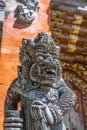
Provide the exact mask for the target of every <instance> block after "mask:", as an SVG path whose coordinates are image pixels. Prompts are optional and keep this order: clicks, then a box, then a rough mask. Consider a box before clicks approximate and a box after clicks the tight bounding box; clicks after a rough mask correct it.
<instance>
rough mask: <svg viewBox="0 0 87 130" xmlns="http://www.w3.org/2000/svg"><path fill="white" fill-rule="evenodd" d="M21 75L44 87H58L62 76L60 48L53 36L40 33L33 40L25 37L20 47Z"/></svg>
mask: <svg viewBox="0 0 87 130" xmlns="http://www.w3.org/2000/svg"><path fill="white" fill-rule="evenodd" d="M20 49H21V50H20V62H21V64H22V72H21V73H22V74H21V76H22V77H23V78H24V79H27V81H28V82H29V83H30V82H31V84H37V85H38V86H42V87H56V85H57V82H58V79H60V78H61V67H60V62H59V60H58V58H59V50H60V48H59V47H58V46H56V45H55V43H54V41H53V40H52V38H51V37H50V36H49V35H47V34H45V33H40V34H38V36H37V37H36V38H35V39H34V41H32V40H28V39H23V42H22V47H21V48H20Z"/></svg>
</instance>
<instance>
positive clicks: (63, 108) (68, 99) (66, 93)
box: [50, 80, 76, 124]
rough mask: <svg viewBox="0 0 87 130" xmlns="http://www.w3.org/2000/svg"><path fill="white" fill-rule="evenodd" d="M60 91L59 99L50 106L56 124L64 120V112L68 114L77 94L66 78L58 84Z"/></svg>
mask: <svg viewBox="0 0 87 130" xmlns="http://www.w3.org/2000/svg"><path fill="white" fill-rule="evenodd" d="M58 91H59V101H58V103H57V104H55V105H53V106H52V107H51V108H50V110H51V112H52V114H53V117H54V122H55V124H56V123H58V122H60V121H61V120H62V118H63V116H64V114H66V113H67V112H68V111H69V110H70V109H71V108H72V107H73V105H74V104H75V100H76V96H75V94H74V93H73V92H72V90H71V89H70V88H69V87H68V86H67V85H66V83H65V82H64V80H60V82H59V84H58Z"/></svg>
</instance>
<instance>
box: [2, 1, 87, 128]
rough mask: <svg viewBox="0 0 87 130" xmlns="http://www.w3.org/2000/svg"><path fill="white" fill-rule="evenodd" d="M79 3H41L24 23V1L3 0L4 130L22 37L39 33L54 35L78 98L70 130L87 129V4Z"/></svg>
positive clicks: (67, 120)
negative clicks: (7, 102)
mask: <svg viewBox="0 0 87 130" xmlns="http://www.w3.org/2000/svg"><path fill="white" fill-rule="evenodd" d="M79 1H80V2H79V6H78V2H77V1H76V0H51V1H50V0H39V3H38V4H37V6H36V7H37V8H36V12H37V15H34V16H35V17H33V18H34V19H33V20H32V21H31V22H30V23H29V24H27V23H26V24H24V23H23V20H22V21H21V20H19V19H20V18H18V17H17V15H16V11H18V10H16V11H15V9H16V8H17V7H18V5H19V3H20V1H16V0H8V1H5V0H0V14H1V15H0V41H1V42H0V87H1V90H0V130H3V118H4V115H3V111H4V100H5V97H6V93H7V89H8V87H9V85H10V83H11V82H12V80H13V79H14V78H15V77H16V76H17V69H16V68H17V66H18V64H20V63H19V59H18V53H19V46H20V45H21V41H22V38H29V39H34V38H35V37H36V35H37V34H38V33H39V32H46V33H47V34H51V35H52V37H53V39H54V41H55V43H56V44H58V45H59V46H60V48H61V51H60V61H61V65H62V68H63V78H64V79H65V81H66V83H67V84H68V86H69V87H70V88H71V89H72V90H73V91H74V92H75V94H76V95H77V100H76V104H75V106H74V108H73V109H72V111H71V112H70V113H69V114H68V115H66V116H65V119H64V122H65V124H66V128H67V130H86V129H87V38H86V37H87V36H86V35H87V34H86V33H87V29H86V26H87V11H86V7H85V6H87V2H86V1H82V2H81V0H79ZM20 5H21V4H20ZM31 6H32V5H31ZM18 9H19V10H20V8H18ZM27 11H28V10H27ZM24 12H26V11H24ZM31 12H32V11H31ZM22 13H23V12H22ZM30 14H31V13H30ZM25 18H27V16H25ZM19 106H20V105H19ZM19 109H20V107H19Z"/></svg>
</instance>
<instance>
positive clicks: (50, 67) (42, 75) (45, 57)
mask: <svg viewBox="0 0 87 130" xmlns="http://www.w3.org/2000/svg"><path fill="white" fill-rule="evenodd" d="M38 48H39V46H38ZM39 50H40V51H37V52H36V53H35V62H34V63H33V65H32V66H31V69H30V78H31V80H32V81H33V82H38V83H39V84H41V85H44V86H45V85H47V86H55V85H56V81H57V76H58V73H57V71H58V60H57V54H56V53H55V52H53V54H51V53H49V52H46V51H45V50H44V47H43V46H42V48H41V47H40V49H39Z"/></svg>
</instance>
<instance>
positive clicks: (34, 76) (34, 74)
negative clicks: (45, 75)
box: [30, 64, 39, 82]
mask: <svg viewBox="0 0 87 130" xmlns="http://www.w3.org/2000/svg"><path fill="white" fill-rule="evenodd" d="M38 76H39V75H38V66H37V64H33V65H32V66H31V68H30V79H31V80H32V81H33V82H37V79H38Z"/></svg>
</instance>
